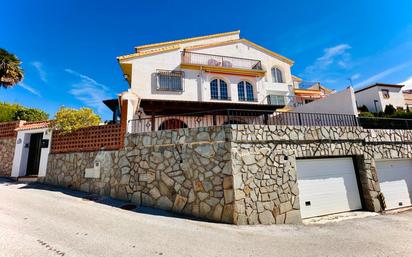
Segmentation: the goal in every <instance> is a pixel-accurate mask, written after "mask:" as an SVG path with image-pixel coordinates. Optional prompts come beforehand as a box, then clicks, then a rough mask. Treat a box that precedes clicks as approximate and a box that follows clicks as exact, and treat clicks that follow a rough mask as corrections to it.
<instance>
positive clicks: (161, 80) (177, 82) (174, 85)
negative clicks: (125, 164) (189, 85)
mask: <svg viewBox="0 0 412 257" xmlns="http://www.w3.org/2000/svg"><path fill="white" fill-rule="evenodd" d="M156 75H157V90H162V91H177V92H180V91H183V76H184V73H183V71H165V70H158V71H157V74H156Z"/></svg>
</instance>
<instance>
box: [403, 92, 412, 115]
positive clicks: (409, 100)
mask: <svg viewBox="0 0 412 257" xmlns="http://www.w3.org/2000/svg"><path fill="white" fill-rule="evenodd" d="M403 98H404V99H405V104H406V108H407V109H409V110H410V111H412V89H409V90H404V91H403Z"/></svg>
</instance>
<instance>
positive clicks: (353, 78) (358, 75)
mask: <svg viewBox="0 0 412 257" xmlns="http://www.w3.org/2000/svg"><path fill="white" fill-rule="evenodd" d="M358 78H360V74H359V73H355V74H353V75H352V76H351V77H350V79H351V80H352V81H354V80H357V79H358Z"/></svg>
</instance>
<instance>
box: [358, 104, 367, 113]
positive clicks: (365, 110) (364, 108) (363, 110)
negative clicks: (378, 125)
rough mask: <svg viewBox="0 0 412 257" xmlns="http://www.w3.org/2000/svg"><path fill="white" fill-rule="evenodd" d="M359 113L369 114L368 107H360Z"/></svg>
mask: <svg viewBox="0 0 412 257" xmlns="http://www.w3.org/2000/svg"><path fill="white" fill-rule="evenodd" d="M359 111H360V112H361V113H362V112H369V109H368V107H366V105H362V106H361V107H359Z"/></svg>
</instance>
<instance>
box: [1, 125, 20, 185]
mask: <svg viewBox="0 0 412 257" xmlns="http://www.w3.org/2000/svg"><path fill="white" fill-rule="evenodd" d="M21 124H23V121H13V122H2V123H0V177H9V176H10V175H11V169H12V167H13V157H14V148H15V146H16V136H17V132H16V131H15V129H16V128H18V127H19V126H20V125H21Z"/></svg>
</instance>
